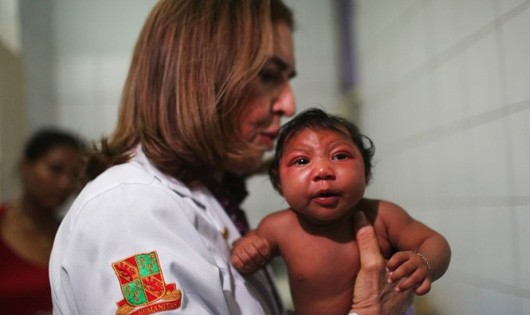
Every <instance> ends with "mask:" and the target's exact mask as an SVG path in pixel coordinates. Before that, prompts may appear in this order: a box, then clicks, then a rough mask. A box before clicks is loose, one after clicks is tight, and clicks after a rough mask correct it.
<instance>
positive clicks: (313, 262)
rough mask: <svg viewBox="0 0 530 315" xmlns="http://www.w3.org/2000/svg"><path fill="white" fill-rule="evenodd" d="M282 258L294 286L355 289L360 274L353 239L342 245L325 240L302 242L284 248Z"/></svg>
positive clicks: (357, 255)
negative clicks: (352, 287) (353, 287)
mask: <svg viewBox="0 0 530 315" xmlns="http://www.w3.org/2000/svg"><path fill="white" fill-rule="evenodd" d="M282 255H283V257H284V259H285V261H286V264H287V268H288V271H289V278H290V281H291V284H292V285H295V284H303V285H309V286H311V285H312V284H315V285H318V286H319V287H321V288H325V287H327V286H330V287H334V288H335V289H338V288H344V289H346V288H351V286H352V285H353V281H354V279H355V275H356V274H357V272H358V271H359V251H358V248H357V244H356V242H355V241H354V240H353V239H352V240H349V241H347V242H341V243H339V242H335V241H332V240H329V239H321V238H314V239H311V238H309V239H303V240H302V239H301V240H299V241H298V242H292V243H291V245H290V246H289V247H288V248H284V250H283V253H282Z"/></svg>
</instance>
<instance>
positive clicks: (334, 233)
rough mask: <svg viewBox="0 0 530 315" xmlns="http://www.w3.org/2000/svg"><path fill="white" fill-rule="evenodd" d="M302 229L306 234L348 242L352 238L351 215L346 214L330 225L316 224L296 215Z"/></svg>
mask: <svg viewBox="0 0 530 315" xmlns="http://www.w3.org/2000/svg"><path fill="white" fill-rule="evenodd" d="M297 218H298V221H299V223H300V226H301V227H302V229H304V230H305V231H306V232H307V233H309V234H313V235H319V236H322V237H327V238H330V239H334V240H336V241H338V242H343V241H349V240H351V239H352V238H353V235H354V234H353V222H352V214H351V213H350V214H348V215H347V216H345V217H344V218H342V219H340V220H339V221H334V222H330V223H316V222H314V221H311V220H308V219H307V218H306V217H304V216H303V215H300V214H298V213H297Z"/></svg>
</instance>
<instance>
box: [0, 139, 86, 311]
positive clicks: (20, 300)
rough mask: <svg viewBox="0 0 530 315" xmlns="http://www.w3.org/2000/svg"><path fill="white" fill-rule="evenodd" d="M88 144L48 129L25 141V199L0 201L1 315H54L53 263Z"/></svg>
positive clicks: (22, 164)
mask: <svg viewBox="0 0 530 315" xmlns="http://www.w3.org/2000/svg"><path fill="white" fill-rule="evenodd" d="M85 149H86V148H85V145H84V143H83V142H82V141H81V140H80V139H79V138H77V137H76V136H74V135H72V134H70V133H68V132H65V131H61V130H56V129H45V130H41V131H39V132H37V133H35V134H34V135H33V136H32V137H31V138H30V139H29V140H28V142H27V143H26V145H25V148H24V152H23V156H22V158H21V162H20V169H19V170H20V175H21V184H22V187H21V195H20V198H19V199H17V200H12V201H6V202H2V203H0V257H2V259H0V279H2V281H0V305H1V313H2V314H51V313H52V299H51V290H50V283H49V278H48V261H49V257H50V252H51V248H52V244H53V239H54V237H55V233H56V231H57V228H58V226H59V222H60V218H61V212H60V210H61V209H63V207H64V206H65V203H66V201H67V200H68V199H69V198H70V197H71V196H72V195H74V194H76V193H77V192H78V191H79V190H80V188H81V186H82V185H83V183H84V181H83V177H82V174H83V173H84V172H83V170H84V165H85V151H86V150H85Z"/></svg>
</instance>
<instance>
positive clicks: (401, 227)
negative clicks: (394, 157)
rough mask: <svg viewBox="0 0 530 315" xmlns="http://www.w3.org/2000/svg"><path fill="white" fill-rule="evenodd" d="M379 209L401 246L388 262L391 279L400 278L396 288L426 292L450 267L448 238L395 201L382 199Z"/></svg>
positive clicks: (396, 244) (395, 242)
mask: <svg viewBox="0 0 530 315" xmlns="http://www.w3.org/2000/svg"><path fill="white" fill-rule="evenodd" d="M379 210H380V212H379V214H380V216H381V219H383V220H384V222H385V225H386V227H387V231H388V237H389V239H390V242H391V244H392V245H393V246H394V247H395V248H397V249H398V250H400V251H398V252H397V253H395V254H394V255H393V256H392V257H391V258H390V260H389V261H388V263H387V267H388V269H389V276H388V281H389V282H390V283H393V282H398V285H397V286H396V290H399V291H404V290H408V289H414V292H415V293H416V294H418V295H423V294H426V293H427V292H429V290H430V288H431V283H432V282H433V281H435V280H437V279H438V278H440V277H441V276H442V275H443V274H444V273H445V271H446V270H447V268H448V267H449V261H450V259H451V249H450V247H449V244H448V242H447V240H446V239H445V238H444V237H443V236H442V235H441V234H439V233H438V232H436V231H434V230H432V229H431V228H429V227H428V226H426V225H425V224H423V223H421V222H419V221H417V220H415V219H413V218H412V217H411V216H410V215H409V214H408V213H407V212H406V211H405V210H403V209H402V208H401V207H399V206H397V205H395V204H391V203H388V202H384V201H381V204H380V207H379Z"/></svg>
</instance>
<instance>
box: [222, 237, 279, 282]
mask: <svg viewBox="0 0 530 315" xmlns="http://www.w3.org/2000/svg"><path fill="white" fill-rule="evenodd" d="M270 255H271V248H270V246H269V243H268V242H267V240H265V239H264V238H261V237H259V236H258V235H257V234H256V233H255V232H253V231H252V232H249V233H248V234H247V235H245V236H244V237H242V238H240V239H239V240H237V241H236V242H235V243H234V246H233V247H232V256H231V260H232V264H233V265H234V267H235V268H236V269H237V271H239V273H241V274H242V275H250V274H252V273H254V272H255V271H256V270H257V269H259V268H260V267H261V266H263V265H265V263H267V261H269V259H270Z"/></svg>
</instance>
